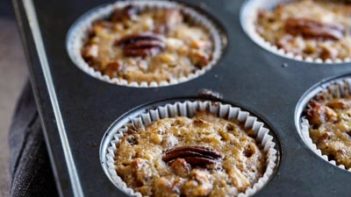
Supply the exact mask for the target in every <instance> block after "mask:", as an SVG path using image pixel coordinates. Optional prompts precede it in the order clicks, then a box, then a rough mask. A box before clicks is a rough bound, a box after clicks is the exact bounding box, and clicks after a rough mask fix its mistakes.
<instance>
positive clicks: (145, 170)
mask: <svg viewBox="0 0 351 197" xmlns="http://www.w3.org/2000/svg"><path fill="white" fill-rule="evenodd" d="M253 133H254V132H253V131H252V130H245V129H243V127H242V126H241V125H240V123H238V122H236V121H228V120H225V119H222V118H218V117H216V116H214V115H212V114H210V113H206V112H197V113H196V114H195V116H194V117H192V118H188V117H175V118H164V119H160V120H158V121H156V122H153V123H152V124H151V125H149V126H147V127H146V128H141V129H135V128H129V130H128V131H127V132H126V133H125V134H124V136H123V138H122V139H121V140H120V142H119V143H118V144H117V145H116V146H117V150H116V156H115V166H116V171H117V174H118V175H119V176H120V177H121V178H122V179H123V181H124V182H125V183H126V184H127V186H128V187H130V188H132V189H134V190H135V191H137V192H140V193H141V194H142V195H143V196H167V197H171V196H189V197H191V196H210V197H214V196H235V195H237V194H238V193H239V192H244V191H245V190H246V189H248V188H249V187H251V186H253V185H254V184H255V183H256V182H257V181H258V179H259V178H261V177H262V176H263V174H264V172H265V170H266V159H267V158H266V156H265V154H264V151H263V150H262V147H260V146H259V145H257V142H256V141H255V138H253V137H251V135H253Z"/></svg>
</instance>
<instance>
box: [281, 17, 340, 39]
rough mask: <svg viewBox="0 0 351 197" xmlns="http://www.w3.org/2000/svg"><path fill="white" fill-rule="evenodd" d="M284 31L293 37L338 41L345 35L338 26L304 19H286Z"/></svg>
mask: <svg viewBox="0 0 351 197" xmlns="http://www.w3.org/2000/svg"><path fill="white" fill-rule="evenodd" d="M285 31H286V32H287V33H289V34H291V35H294V36H296V35H301V36H302V37H304V38H321V39H329V40H339V39H341V38H342V37H343V36H344V34H345V29H344V28H343V27H342V26H340V25H335V24H326V23H321V22H318V21H314V20H311V19H306V18H288V19H287V20H286V22H285Z"/></svg>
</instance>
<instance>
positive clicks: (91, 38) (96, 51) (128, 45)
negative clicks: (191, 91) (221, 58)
mask: <svg viewBox="0 0 351 197" xmlns="http://www.w3.org/2000/svg"><path fill="white" fill-rule="evenodd" d="M213 51H214V46H213V40H212V36H211V35H210V33H209V31H208V30H207V29H206V28H205V27H203V26H202V25H200V24H198V23H196V22H194V21H193V20H192V18H191V17H190V16H188V15H187V14H185V13H183V12H182V10H181V9H180V8H157V7H145V8H142V7H141V6H137V5H128V6H126V7H124V8H118V9H115V10H114V11H113V12H112V14H111V15H110V16H108V17H106V18H104V19H100V20H97V21H95V22H93V24H92V26H91V28H90V32H89V35H88V37H87V39H86V40H85V42H84V45H83V48H82V50H81V54H82V56H83V58H84V60H85V61H86V62H87V63H88V64H89V66H91V67H93V68H94V69H95V70H97V71H99V72H101V73H102V74H103V75H107V76H109V77H110V78H116V77H117V78H121V79H125V80H127V81H128V82H138V83H141V82H147V83H151V82H169V81H170V80H172V79H173V80H174V79H179V78H182V77H187V76H189V75H190V74H192V73H195V72H196V71H197V70H200V69H203V68H204V67H206V66H207V65H208V64H209V63H210V62H211V60H212V55H213Z"/></svg>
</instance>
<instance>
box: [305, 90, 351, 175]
mask: <svg viewBox="0 0 351 197" xmlns="http://www.w3.org/2000/svg"><path fill="white" fill-rule="evenodd" d="M307 118H308V120H309V123H310V129H309V131H310V137H311V138H312V140H313V142H314V143H315V144H316V145H317V147H318V148H319V149H320V150H321V151H322V153H323V154H324V155H327V156H328V158H329V160H335V161H336V163H337V164H338V165H341V164H342V165H344V166H345V167H346V168H347V169H348V168H351V97H350V96H348V97H345V98H333V99H323V98H318V99H315V100H313V101H311V102H310V103H309V105H308V109H307Z"/></svg>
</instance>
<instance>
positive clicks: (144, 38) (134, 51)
mask: <svg viewBox="0 0 351 197" xmlns="http://www.w3.org/2000/svg"><path fill="white" fill-rule="evenodd" d="M115 45H116V46H121V47H123V53H124V55H125V56H127V57H137V56H139V57H146V56H154V55H156V54H158V53H160V52H162V51H163V50H164V49H165V44H164V42H163V39H162V38H161V37H160V36H158V35H155V34H151V33H143V34H132V35H128V36H125V37H123V38H122V39H120V40H117V41H116V42H115Z"/></svg>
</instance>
